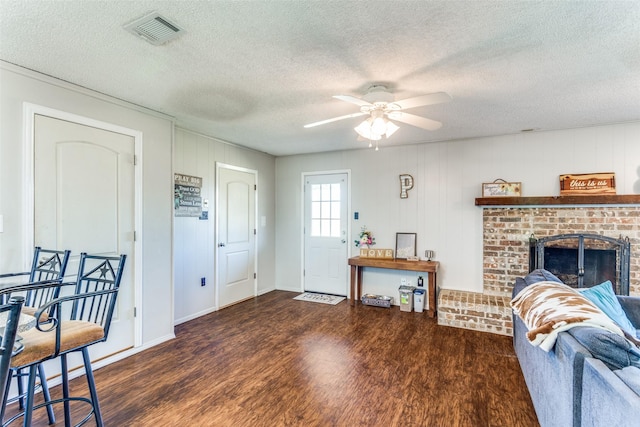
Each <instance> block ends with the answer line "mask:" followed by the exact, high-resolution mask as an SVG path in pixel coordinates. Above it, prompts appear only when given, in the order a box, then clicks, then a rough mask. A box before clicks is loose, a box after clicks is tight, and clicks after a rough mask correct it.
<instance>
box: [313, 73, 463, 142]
mask: <svg viewBox="0 0 640 427" xmlns="http://www.w3.org/2000/svg"><path fill="white" fill-rule="evenodd" d="M334 98H336V99H339V100H341V101H346V102H350V103H352V104H355V105H357V106H359V107H360V112H358V113H353V114H347V115H346V116H340V117H334V118H332V119H327V120H321V121H319V122H314V123H309V124H308V125H304V127H305V128H310V127H314V126H319V125H324V124H326V123H331V122H336V121H338V120H344V119H350V118H352V117H360V116H369V117H367V119H365V120H364V121H363V122H362V123H360V124H359V125H358V126H357V127H355V128H354V130H355V131H356V132H357V133H358V135H360V136H361V137H363V138H365V139H368V140H372V141H377V140H379V139H381V138H382V137H383V136H386V137H387V138H388V137H390V136H391V134H393V133H394V132H395V131H396V130H398V129H399V127H398V126H397V125H396V124H395V123H393V122H392V121H390V120H395V121H398V122H402V123H406V124H408V125H411V126H415V127H419V128H421V129H426V130H436V129H439V128H440V127H441V126H442V123H441V122H438V121H436V120H431V119H427V118H426V117H421V116H416V115H414V114H409V113H405V112H404V111H403V110H407V109H410V108H415V107H422V106H425V105H432V104H441V103H443V102H449V101H451V99H452V98H451V96H449V95H448V94H446V93H444V92H437V93H430V94H428V95H420V96H416V97H413V98H407V99H403V100H401V101H394V97H393V94H392V93H391V92H390V91H389V90H388V89H387V87H386V86H383V85H373V86H371V87H370V88H369V90H368V91H367V93H366V94H365V95H364V96H363V97H362V98H356V97H354V96H350V95H335V96H334Z"/></svg>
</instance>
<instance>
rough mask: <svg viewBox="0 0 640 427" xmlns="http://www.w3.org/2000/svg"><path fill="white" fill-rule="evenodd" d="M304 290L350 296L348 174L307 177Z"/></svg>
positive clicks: (305, 179) (305, 192) (305, 191)
mask: <svg viewBox="0 0 640 427" xmlns="http://www.w3.org/2000/svg"><path fill="white" fill-rule="evenodd" d="M304 184H305V185H304V187H305V188H304V200H305V202H304V290H305V291H308V292H321V293H327V294H334V295H343V296H346V295H347V258H348V249H349V246H348V244H347V240H348V239H347V232H348V230H347V225H348V221H347V219H348V218H347V215H348V210H347V209H348V174H347V173H331V174H318V175H307V176H305V178H304Z"/></svg>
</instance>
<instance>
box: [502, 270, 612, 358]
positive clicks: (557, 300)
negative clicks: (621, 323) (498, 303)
mask: <svg viewBox="0 0 640 427" xmlns="http://www.w3.org/2000/svg"><path fill="white" fill-rule="evenodd" d="M511 307H512V308H513V311H514V313H515V314H517V315H518V316H520V318H521V319H522V320H523V322H524V323H525V325H526V326H527V329H528V330H529V332H527V339H528V340H529V342H530V343H531V344H533V345H538V346H540V348H541V349H542V350H544V351H549V350H550V349H551V348H552V347H553V345H554V344H555V341H556V337H557V335H558V333H560V332H562V331H565V330H567V329H570V328H573V327H575V326H595V327H599V328H603V329H607V330H610V331H612V332H614V333H616V334H618V335H620V336H622V335H623V332H622V330H621V329H620V327H618V326H617V325H616V324H615V323H614V322H613V321H612V320H611V319H610V318H609V317H608V316H607V315H606V314H604V313H603V312H602V310H600V309H599V308H598V307H597V306H595V305H594V304H593V303H592V302H591V301H589V300H588V299H587V298H585V297H584V296H582V295H581V294H580V293H579V292H578V291H577V290H575V289H573V288H571V287H570V286H567V285H565V284H563V283H557V282H554V281H544V282H538V283H534V284H532V285H529V286H527V287H526V288H524V289H523V290H522V292H520V293H519V294H518V295H516V297H515V298H514V299H513V300H511Z"/></svg>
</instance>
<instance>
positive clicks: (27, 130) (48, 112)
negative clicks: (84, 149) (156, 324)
mask: <svg viewBox="0 0 640 427" xmlns="http://www.w3.org/2000/svg"><path fill="white" fill-rule="evenodd" d="M36 115H42V116H48V117H53V118H55V119H60V120H66V121H68V122H72V123H77V124H79V125H84V126H91V127H94V128H97V129H102V130H106V131H109V132H116V133H120V134H123V135H127V136H130V137H132V138H133V139H134V153H135V156H136V166H135V169H134V173H135V183H134V193H135V200H134V227H135V234H136V236H135V239H134V242H133V244H134V251H135V256H134V257H133V270H134V283H133V286H134V301H133V303H134V307H135V309H136V316H135V317H134V322H133V323H134V347H140V346H141V345H142V310H143V307H142V132H140V131H137V130H133V129H129V128H125V127H122V126H118V125H114V124H112V123H107V122H102V121H99V120H95V119H91V118H89V117H84V116H79V115H76V114H72V113H67V112H65V111H60V110H55V109H53V108H49V107H43V106H41V105H36V104H30V103H27V102H25V103H24V106H23V117H24V143H23V144H22V146H23V147H24V148H23V158H24V159H25V164H24V171H25V173H24V174H23V176H22V179H23V180H24V181H23V188H24V189H25V192H24V195H23V205H24V207H25V221H24V229H23V236H24V239H23V241H24V242H25V245H24V247H23V251H24V252H23V253H24V256H23V259H24V260H25V262H29V265H28V266H26V269H29V268H31V267H30V266H31V262H30V261H29V260H30V259H31V258H32V257H33V247H34V246H35V230H34V229H33V224H34V215H35V211H34V209H35V199H34V198H35V184H34V179H33V174H34V170H33V165H34V155H35V135H34V129H35V128H34V125H35V116H36ZM25 271H26V270H25Z"/></svg>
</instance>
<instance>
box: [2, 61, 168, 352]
mask: <svg viewBox="0 0 640 427" xmlns="http://www.w3.org/2000/svg"><path fill="white" fill-rule="evenodd" d="M0 89H1V93H0V95H1V96H0V166H1V169H0V214H2V215H4V232H3V233H0V271H3V272H11V271H24V269H25V267H27V266H30V259H26V256H25V253H33V248H31V247H27V246H30V245H31V242H27V241H26V239H25V238H24V230H25V229H26V227H30V225H29V224H25V222H24V219H25V218H26V217H27V215H26V212H25V209H26V207H25V202H24V198H23V195H24V194H25V192H27V188H26V185H27V184H26V179H25V176H26V174H25V161H26V159H25V158H24V157H25V156H24V151H23V147H24V145H25V144H27V143H28V141H26V140H25V139H26V138H25V129H24V122H23V120H24V117H23V114H24V111H23V105H24V103H25V102H28V103H32V104H36V105H39V106H44V107H48V108H52V109H56V110H60V111H64V112H67V113H72V114H76V115H79V116H84V117H89V118H92V119H95V120H99V121H102V122H107V123H111V124H115V125H118V126H122V127H125V128H129V129H133V130H137V131H140V132H142V135H143V147H142V159H141V160H142V168H143V178H142V180H143V182H142V186H143V194H142V230H140V233H139V235H141V236H142V254H136V256H142V257H143V258H142V263H141V265H142V274H141V276H142V289H143V291H142V301H141V303H142V305H141V308H142V310H141V311H142V316H143V317H142V324H143V327H142V340H143V346H147V345H152V344H153V343H157V342H159V341H162V340H166V339H168V338H170V337H172V336H173V305H172V297H173V284H172V278H173V274H172V262H171V261H172V255H171V250H172V246H171V229H172V222H171V221H172V207H173V205H172V203H173V175H172V168H171V161H172V158H171V146H172V137H173V122H172V121H171V119H169V118H167V117H166V116H161V115H159V114H155V113H151V112H146V111H143V110H142V109H140V108H129V107H128V106H127V105H126V104H124V103H122V102H119V101H117V100H113V99H110V98H107V97H105V96H102V95H100V94H97V93H93V92H91V91H88V90H85V89H82V88H78V87H75V86H73V85H70V84H67V83H64V82H61V81H58V80H55V79H51V78H48V77H46V76H43V75H39V74H36V73H32V72H28V71H26V70H24V69H21V68H18V67H14V66H11V65H9V64H6V63H2V62H0ZM27 269H28V268H27Z"/></svg>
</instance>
